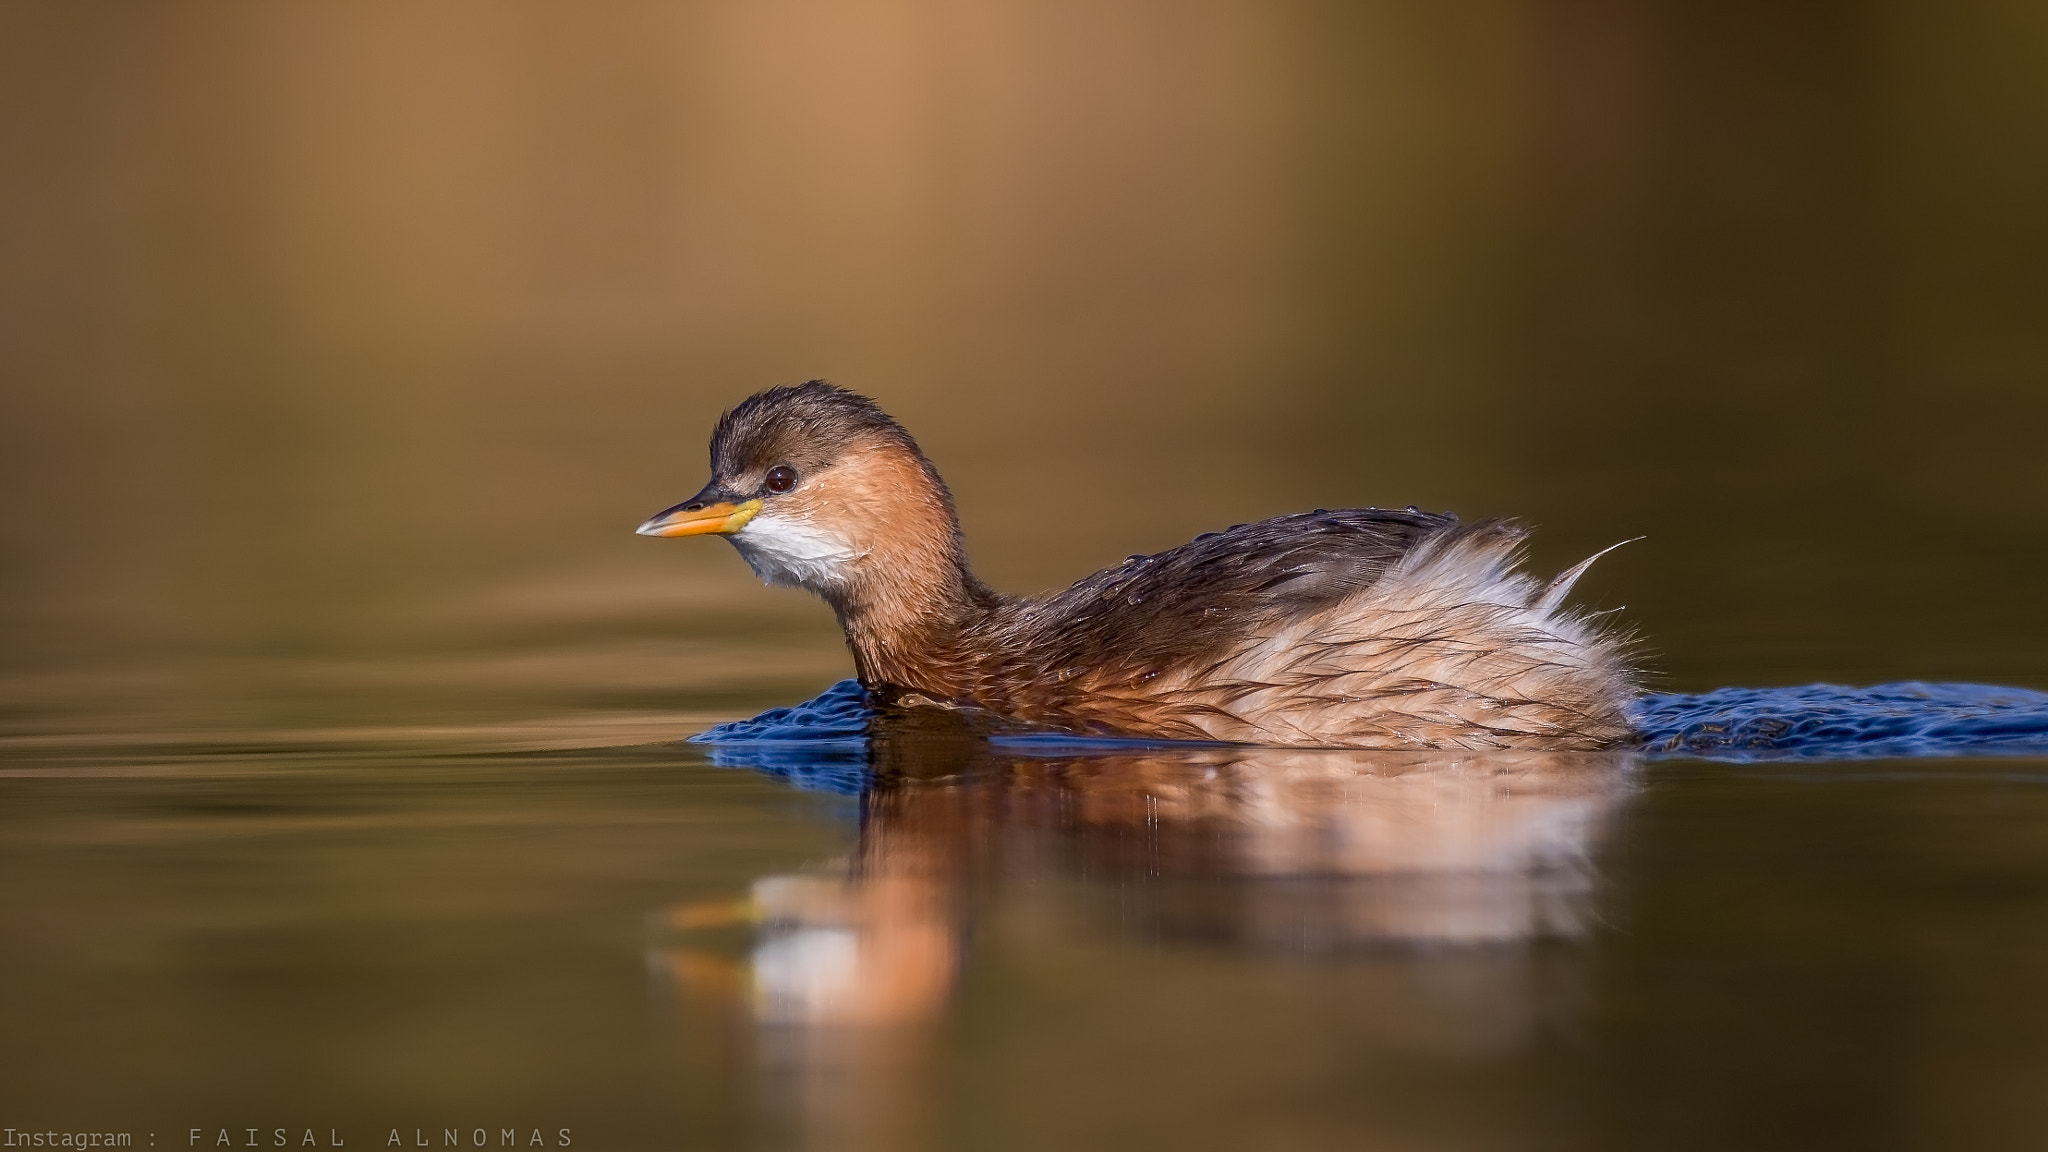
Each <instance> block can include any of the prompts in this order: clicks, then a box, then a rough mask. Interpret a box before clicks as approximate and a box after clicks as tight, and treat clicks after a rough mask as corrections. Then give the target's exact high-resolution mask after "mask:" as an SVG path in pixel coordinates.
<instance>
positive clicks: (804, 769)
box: [690, 680, 2048, 794]
mask: <svg viewBox="0 0 2048 1152" xmlns="http://www.w3.org/2000/svg"><path fill="white" fill-rule="evenodd" d="M874 714H875V713H874V710H873V709H872V708H871V707H870V705H869V703H868V698H867V693H866V692H864V691H863V690H862V689H861V686H860V684H859V683H858V682H857V681H853V680H842V681H840V682H839V683H837V684H834V685H833V686H832V687H830V688H828V689H826V690H825V691H824V692H823V693H820V694H819V695H818V696H816V697H814V698H812V699H810V700H807V701H805V702H803V703H802V704H797V705H794V706H791V707H788V708H773V709H770V710H768V711H766V712H763V713H761V714H760V715H759V716H756V717H754V718H753V719H751V720H739V721H735V722H733V723H730V724H720V725H718V726H717V727H715V728H712V729H710V730H709V731H706V732H703V733H701V734H699V735H696V736H693V737H691V738H690V739H691V740H692V741H694V742H696V743H699V744H708V745H711V746H712V761H713V762H714V763H717V764H722V765H728V766H731V767H747V768H755V769H758V770H760V771H763V772H766V773H768V774H770V775H773V776H777V777H781V778H784V779H787V780H789V781H790V782H792V783H795V784H797V785H799V786H801V787H806V788H814V789H820V790H824V791H831V792H841V793H846V794H855V793H858V792H859V791H860V790H861V787H862V786H863V784H864V782H865V779H866V775H865V773H866V750H867V730H868V724H869V721H870V720H871V719H872V718H873V717H874ZM1630 718H1631V719H1632V720H1633V722H1634V723H1635V725H1636V728H1637V730H1638V731H1639V732H1640V733H1641V737H1642V744H1641V747H1642V750H1643V751H1644V752H1645V753H1647V754H1649V755H1651V756H1653V757H1660V758H1661V757H1667V756H1685V757H1698V758H1704V759H1711V760H1727V761H1734V762H1739V763H1749V762H1757V761H1771V760H1801V761H1820V760H1868V759H1876V758H1881V757H1882V758H1901V757H1925V756H1973V755H1974V756H1983V755H2026V754H2032V755H2043V756H2048V693H2042V692H2035V691H2032V690H2029V689H2026V688H2001V687H1996V686H1993V685H1986V684H1926V683H1921V682H1918V681H1907V682H1902V683H1897V684H1879V685H1876V686H1874V687H1870V688H1845V687H1841V686H1838V685H1834V684H1808V685H1805V686H1802V687H1796V688H1721V689H1718V690H1716V691H1713V692H1702V693H1697V694H1685V693H1667V694H1661V695H1648V696H1644V697H1642V698H1640V699H1638V700H1637V701H1636V702H1635V704H1634V706H1633V707H1632V709H1631V711H1630ZM990 742H991V743H993V744H997V745H1000V746H1002V747H1003V748H1005V749H1006V750H1008V751H1011V752H1014V753H1016V754H1020V755H1059V754H1062V753H1067V754H1071V753H1073V752H1076V751H1085V750H1105V751H1106V750H1117V749H1134V748H1159V747H1179V746H1184V745H1181V744H1177V743H1175V742H1171V741H1157V740H1115V739H1103V738H1099V737H1081V736H1069V735H1063V734H1060V733H1028V734H1006V735H998V736H994V737H992V738H991V741H990Z"/></svg>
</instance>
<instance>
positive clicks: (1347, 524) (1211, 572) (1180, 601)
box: [1020, 508, 1512, 667]
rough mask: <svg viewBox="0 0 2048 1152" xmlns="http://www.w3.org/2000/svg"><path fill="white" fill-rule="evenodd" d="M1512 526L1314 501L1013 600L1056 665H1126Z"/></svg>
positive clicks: (1191, 654) (1312, 604) (1301, 610)
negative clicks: (1416, 555) (1464, 538)
mask: <svg viewBox="0 0 2048 1152" xmlns="http://www.w3.org/2000/svg"><path fill="white" fill-rule="evenodd" d="M1500 531H1512V529H1510V528H1508V527H1507V526H1506V525H1503V524H1500V523H1499V522H1495V521H1484V522H1480V523H1475V524H1471V525H1462V524H1460V522H1459V520H1458V518H1457V517H1456V516H1453V515H1451V514H1449V513H1443V514H1441V515H1438V514H1434V513H1429V512H1417V511H1412V510H1411V511H1404V512H1397V511H1387V510H1382V509H1377V508H1338V509H1319V510H1317V511H1315V512H1303V513H1298V514H1295V515H1292V516H1278V517H1275V518H1273V519H1271V520H1261V521H1259V522H1257V523H1255V524H1239V525H1235V526H1233V527H1231V528H1228V529H1226V530H1224V531H1222V532H1211V533H1207V534H1205V535H1202V536H1198V537H1196V538H1195V539H1194V540H1193V541H1191V542H1189V543H1187V544H1183V545H1181V546H1180V547H1178V548H1172V549H1169V550H1167V551H1165V552H1161V553H1158V554H1156V555H1152V556H1133V557H1131V558H1130V559H1128V560H1126V561H1124V562H1123V563H1122V564H1119V565H1117V566H1116V567H1114V568H1108V569H1105V570H1103V571H1101V572H1097V573H1096V574H1095V575H1093V576H1089V577H1087V578H1086V579H1084V580H1082V581H1080V582H1079V583H1077V584H1075V585H1074V586H1073V587H1071V588H1068V589H1067V590H1066V591H1064V592H1060V593H1058V594H1057V595H1054V596H1052V597H1049V598H1047V599H1045V600H1040V601H1033V602H1027V603H1026V604H1024V605H1020V607H1021V608H1022V610H1023V612H1024V613H1025V614H1026V615H1027V616H1028V617H1029V618H1030V619H1031V621H1032V624H1031V630H1032V631H1034V632H1035V633H1036V634H1037V635H1039V636H1042V637H1044V638H1046V639H1047V640H1049V641H1050V642H1051V645H1052V647H1053V648H1054V649H1055V651H1052V652H1047V651H1044V650H1043V649H1041V650H1040V651H1038V652H1036V653H1034V654H1033V658H1034V659H1036V660H1039V661H1046V662H1051V663H1053V665H1054V666H1055V667H1061V666H1065V665H1066V664H1067V663H1068V662H1070V661H1079V660H1088V659H1090V658H1092V659H1094V660H1096V661H1099V660H1100V659H1101V657H1102V656H1103V655H1104V654H1111V655H1113V656H1115V657H1118V658H1120V659H1122V660H1124V661H1127V662H1130V663H1133V664H1148V663H1157V664H1161V665H1164V664H1168V663H1179V662H1185V661H1190V660H1198V659H1201V658H1203V657H1204V656H1208V655H1213V654H1215V653H1216V652H1219V651H1221V650H1223V649H1225V648H1227V647H1229V646H1230V645H1231V644H1232V643H1233V642H1235V641H1237V640H1239V639H1241V638H1242V637H1244V636H1246V635H1247V634H1249V633H1251V632H1254V631H1256V630H1257V629H1258V628H1260V627H1261V626H1262V625H1265V624H1267V623H1270V622H1272V621H1275V620H1280V619H1288V618H1299V617H1301V616H1304V615H1308V614H1312V613H1314V612H1316V611H1317V610H1319V609H1322V608H1325V607H1328V606H1330V605H1332V604H1334V603H1336V602H1337V601H1339V600H1342V599H1344V598H1345V597H1347V596H1350V595H1352V594H1353V593H1355V592H1358V591H1359V590H1361V589H1364V588H1367V587H1370V586H1371V585H1372V584H1374V583H1375V582H1376V581H1378V580H1379V579H1380V577H1382V576H1383V575H1385V574H1386V572H1387V570H1388V569H1389V568H1391V567H1392V566H1393V565H1394V564H1395V563H1396V562H1398V561H1399V560H1400V559H1401V557H1403V556H1405V555H1407V554H1408V553H1409V552H1410V551H1412V550H1414V549H1415V548H1416V547H1417V546H1418V545H1420V544H1422V543H1423V542H1424V541H1426V540H1429V539H1431V538H1433V537H1437V536H1440V535H1443V534H1446V533H1458V534H1464V533H1468V532H1500Z"/></svg>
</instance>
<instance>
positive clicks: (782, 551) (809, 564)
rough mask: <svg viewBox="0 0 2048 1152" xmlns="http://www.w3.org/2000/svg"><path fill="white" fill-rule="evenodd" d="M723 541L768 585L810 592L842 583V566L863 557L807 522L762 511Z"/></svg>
mask: <svg viewBox="0 0 2048 1152" xmlns="http://www.w3.org/2000/svg"><path fill="white" fill-rule="evenodd" d="M726 539H728V540H730V541H732V545H733V547H735V548H737V549H739V550H740V556H741V558H742V559H744V560H746V562H747V567H749V568H752V569H753V570H754V575H756V576H759V577H760V578H761V579H763V580H766V581H767V582H768V583H770V584H780V585H783V586H785V587H788V586H795V587H798V588H809V589H812V590H813V591H817V590H822V589H825V588H836V587H838V586H840V585H842V584H844V583H846V566H847V565H848V564H851V563H853V562H854V561H855V560H858V559H860V558H861V557H862V556H864V555H866V553H864V552H861V551H860V550H859V549H856V548H855V547H854V546H853V545H851V544H849V543H847V542H846V541H845V540H842V539H841V538H839V537H838V536H834V535H833V534H832V533H830V532H827V531H825V530H824V529H822V528H819V527H818V526H817V525H815V524H812V523H810V522H809V521H805V520H795V519H791V518H789V517H786V516H777V515H774V514H773V513H770V512H767V511H765V510H764V511H762V512H761V514H759V515H757V516H755V517H754V518H753V519H752V520H749V521H747V525H746V527H744V528H742V529H740V530H739V531H738V532H737V533H734V534H733V535H731V536H728V537H726Z"/></svg>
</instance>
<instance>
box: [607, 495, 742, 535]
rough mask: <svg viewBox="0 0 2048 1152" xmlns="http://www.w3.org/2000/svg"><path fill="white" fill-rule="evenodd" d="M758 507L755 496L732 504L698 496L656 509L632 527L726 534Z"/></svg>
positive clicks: (640, 530)
mask: <svg viewBox="0 0 2048 1152" xmlns="http://www.w3.org/2000/svg"><path fill="white" fill-rule="evenodd" d="M760 510H761V501H760V500H759V499H753V500H747V501H743V502H741V503H738V504H735V503H733V502H731V501H730V500H720V501H717V502H716V503H711V502H707V501H705V500H703V499H702V498H699V499H696V500H692V501H690V502H689V503H687V504H678V505H676V506H675V507H673V508H669V509H665V510H663V511H661V512H657V513H656V514H655V516H654V518H653V519H652V520H649V521H648V522H647V523H645V524H642V525H641V526H640V527H638V528H636V529H634V531H636V532H638V533H639V534H640V535H642V536H705V535H713V534H715V535H719V536H730V535H732V534H733V533H735V532H737V531H739V530H740V529H742V528H744V527H746V526H747V521H749V520H752V519H753V518H754V513H756V512H759V511H760Z"/></svg>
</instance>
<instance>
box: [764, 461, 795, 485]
mask: <svg viewBox="0 0 2048 1152" xmlns="http://www.w3.org/2000/svg"><path fill="white" fill-rule="evenodd" d="M794 487H796V469H794V468H791V467H790V466H789V465H787V464H777V465H776V466H775V467H773V468H770V469H769V470H768V490H769V491H770V492H787V491H789V490H790V489H791V488H794Z"/></svg>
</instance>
